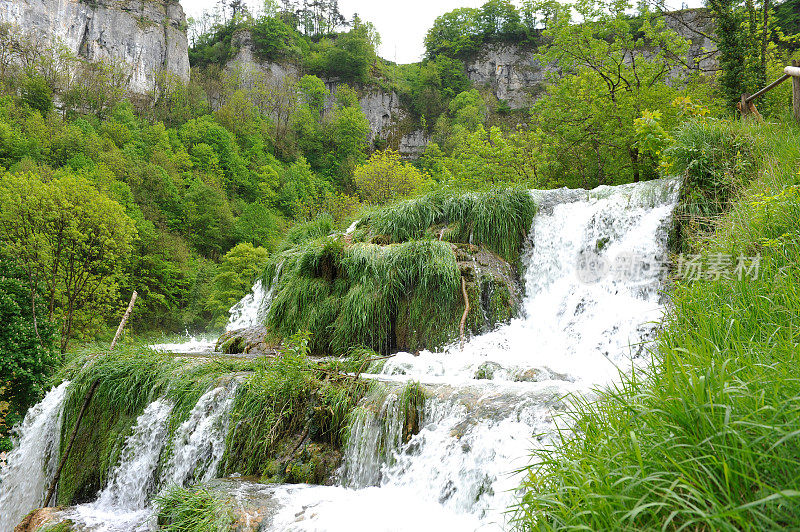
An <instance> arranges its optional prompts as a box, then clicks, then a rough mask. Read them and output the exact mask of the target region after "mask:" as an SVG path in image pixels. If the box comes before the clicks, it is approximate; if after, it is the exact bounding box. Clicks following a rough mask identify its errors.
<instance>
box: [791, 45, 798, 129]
mask: <svg viewBox="0 0 800 532" xmlns="http://www.w3.org/2000/svg"><path fill="white" fill-rule="evenodd" d="M792 66H793V67H795V68H797V67H800V61H798V60H797V59H792ZM792 108H793V109H794V119H795V120H797V121H798V122H800V76H792Z"/></svg>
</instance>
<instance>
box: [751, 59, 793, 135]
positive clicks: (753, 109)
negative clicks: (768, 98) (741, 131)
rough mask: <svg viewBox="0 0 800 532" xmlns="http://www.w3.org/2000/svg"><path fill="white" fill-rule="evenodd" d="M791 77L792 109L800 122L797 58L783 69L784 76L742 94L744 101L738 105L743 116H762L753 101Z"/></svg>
mask: <svg viewBox="0 0 800 532" xmlns="http://www.w3.org/2000/svg"><path fill="white" fill-rule="evenodd" d="M789 78H791V79H792V109H793V111H794V118H795V119H796V120H797V121H799V122H800V61H797V60H796V59H795V60H792V66H787V67H786V68H784V69H783V76H781V77H780V78H778V79H776V80H775V81H773V82H772V83H770V84H769V85H767V86H766V87H764V88H763V89H761V90H760V91H758V92H757V93H755V94H742V101H741V102H739V105H737V107H738V108H739V111H740V112H741V113H742V116H743V117H745V116H750V115H755V116H757V117H760V116H761V115H759V114H758V111H757V110H756V107H755V105H754V104H753V101H754V100H755V99H756V98H758V97H760V96H763V95H764V94H766V93H767V92H769V91H771V90H772V89H774V88H775V87H777V86H778V85H780V84H781V83H783V82H784V81H786V80H787V79H789Z"/></svg>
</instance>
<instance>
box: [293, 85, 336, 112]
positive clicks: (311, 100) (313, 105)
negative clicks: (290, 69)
mask: <svg viewBox="0 0 800 532" xmlns="http://www.w3.org/2000/svg"><path fill="white" fill-rule="evenodd" d="M297 89H298V90H299V91H300V94H301V95H302V99H303V103H305V104H306V105H308V107H309V108H310V109H312V110H313V111H315V112H317V113H319V114H320V115H321V114H322V111H323V109H324V108H325V99H326V98H327V97H328V94H329V91H328V89H327V87H325V82H324V81H322V80H321V79H319V78H318V77H317V76H303V77H302V78H300V81H299V82H298V84H297Z"/></svg>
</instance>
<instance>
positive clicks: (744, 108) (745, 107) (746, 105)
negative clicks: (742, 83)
mask: <svg viewBox="0 0 800 532" xmlns="http://www.w3.org/2000/svg"><path fill="white" fill-rule="evenodd" d="M749 98H750V95H749V94H747V93H744V94H742V99H741V100H739V105H738V107H739V112H740V113H742V119H745V118H747V115H748V114H750V102H748V99H749Z"/></svg>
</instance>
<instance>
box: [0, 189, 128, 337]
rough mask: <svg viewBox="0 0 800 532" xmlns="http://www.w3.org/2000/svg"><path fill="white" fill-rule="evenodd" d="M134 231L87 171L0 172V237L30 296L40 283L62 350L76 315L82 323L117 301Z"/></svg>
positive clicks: (71, 333)
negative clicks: (48, 174)
mask: <svg viewBox="0 0 800 532" xmlns="http://www.w3.org/2000/svg"><path fill="white" fill-rule="evenodd" d="M135 234H136V229H135V227H134V224H133V221H132V220H131V219H130V218H129V217H128V216H127V215H126V214H125V212H124V210H123V209H122V207H121V206H120V205H119V204H118V203H117V202H115V201H113V200H111V199H110V198H108V197H107V196H105V195H103V194H102V193H100V192H99V191H98V190H97V189H96V188H95V187H94V186H92V184H91V183H90V182H89V181H88V180H86V179H85V178H81V177H78V176H74V175H70V174H65V175H63V176H60V177H58V178H56V179H54V180H53V181H50V182H49V183H43V182H42V180H41V179H40V178H39V177H38V176H36V175H31V174H24V175H11V174H5V175H4V176H2V177H0V237H2V239H3V241H4V242H5V244H6V250H7V252H8V253H9V254H10V255H11V256H13V257H14V258H15V259H16V260H17V261H18V263H19V264H20V267H22V268H23V269H24V270H25V272H26V273H27V275H28V280H29V283H30V284H31V286H32V292H31V293H32V294H34V295H32V297H34V298H35V294H36V293H37V291H38V290H40V289H43V290H44V293H45V296H46V298H47V300H48V321H51V322H52V321H53V320H54V319H55V318H56V317H59V318H61V322H62V326H61V350H62V352H64V351H66V349H67V346H68V344H69V340H70V339H71V338H72V337H73V334H74V330H73V325H74V323H75V321H76V317H77V318H79V319H80V320H81V321H84V322H85V321H87V320H88V319H91V318H92V317H93V316H95V315H97V314H98V311H101V312H105V311H106V310H107V308H105V307H104V306H103V305H107V304H109V303H112V302H113V301H115V299H116V290H117V284H116V283H117V280H118V278H119V275H120V272H121V269H122V266H123V264H124V262H125V261H126V260H127V258H128V255H129V254H130V252H131V246H132V241H133V239H134V237H135ZM34 306H35V305H34Z"/></svg>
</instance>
